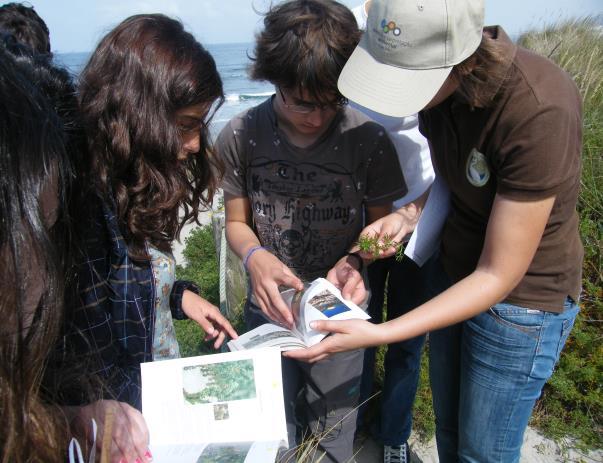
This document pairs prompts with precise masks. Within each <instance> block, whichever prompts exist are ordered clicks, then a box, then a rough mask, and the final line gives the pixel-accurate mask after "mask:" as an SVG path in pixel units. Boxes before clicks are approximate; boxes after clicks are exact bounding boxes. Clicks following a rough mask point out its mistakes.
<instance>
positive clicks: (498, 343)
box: [429, 298, 579, 463]
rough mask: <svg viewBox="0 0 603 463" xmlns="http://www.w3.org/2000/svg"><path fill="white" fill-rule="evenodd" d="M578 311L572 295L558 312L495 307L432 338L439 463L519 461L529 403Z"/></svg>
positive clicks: (431, 358)
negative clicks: (561, 311)
mask: <svg viewBox="0 0 603 463" xmlns="http://www.w3.org/2000/svg"><path fill="white" fill-rule="evenodd" d="M578 310H579V308H578V305H577V304H576V303H575V302H574V301H573V300H572V299H571V298H568V299H567V301H566V303H565V307H564V311H563V313H559V314H557V313H552V312H544V311H540V310H535V309H529V308H525V307H519V306H516V305H512V304H506V303H500V304H496V305H495V306H493V307H491V308H490V309H489V310H488V311H486V312H483V313H481V314H479V315H477V316H475V317H473V318H471V319H470V320H467V321H465V322H463V323H459V324H457V325H454V326H450V327H448V328H444V329H442V330H438V331H434V332H432V333H430V334H429V349H430V377H431V387H432V392H433V406H434V411H435V414H436V439H437V445H438V454H439V458H440V462H441V463H448V462H457V461H461V462H479V463H487V462H504V463H511V462H518V461H519V457H520V451H521V445H522V442H523V434H524V431H525V428H526V427H527V425H528V419H529V418H530V415H531V414H532V409H533V407H534V403H535V402H536V399H538V397H539V396H540V393H541V391H542V387H543V386H544V383H545V382H546V381H547V379H548V378H549V377H550V376H551V374H552V373H553V368H554V366H555V364H556V362H557V360H558V359H559V354H560V352H561V349H562V348H563V345H564V344H565V341H566V340H567V337H568V335H569V333H570V331H571V329H572V326H573V324H574V320H575V318H576V315H577V314H578Z"/></svg>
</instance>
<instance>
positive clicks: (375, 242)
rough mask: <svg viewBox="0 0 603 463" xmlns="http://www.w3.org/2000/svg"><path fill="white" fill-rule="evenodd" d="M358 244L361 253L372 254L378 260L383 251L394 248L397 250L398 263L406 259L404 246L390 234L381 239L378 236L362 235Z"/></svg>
mask: <svg viewBox="0 0 603 463" xmlns="http://www.w3.org/2000/svg"><path fill="white" fill-rule="evenodd" d="M356 244H357V245H358V248H359V249H360V251H362V252H364V253H367V254H371V255H372V256H373V257H374V258H375V259H378V258H379V257H380V256H381V253H382V252H383V251H386V250H388V249H390V248H392V247H395V248H396V260H397V261H398V262H400V261H401V260H402V259H403V258H404V246H403V245H402V243H398V242H397V241H395V240H394V239H392V237H391V236H389V235H388V234H385V235H383V237H381V239H379V237H378V236H370V235H360V236H359V237H358V242H357V243H356Z"/></svg>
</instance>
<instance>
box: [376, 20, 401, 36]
mask: <svg viewBox="0 0 603 463" xmlns="http://www.w3.org/2000/svg"><path fill="white" fill-rule="evenodd" d="M381 29H383V32H385V33H386V34H387V33H389V32H390V31H391V32H392V34H394V35H395V36H398V35H400V34H401V33H402V31H401V30H400V28H399V27H397V26H396V23H395V22H394V21H388V20H387V19H382V20H381Z"/></svg>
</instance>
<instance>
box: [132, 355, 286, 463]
mask: <svg viewBox="0 0 603 463" xmlns="http://www.w3.org/2000/svg"><path fill="white" fill-rule="evenodd" d="M141 374H142V411H143V416H144V418H145V421H146V423H147V426H148V428H149V434H150V446H149V447H150V450H151V453H152V454H153V462H154V463H164V462H165V463H215V462H237V463H266V462H274V461H275V459H276V455H277V452H278V449H279V447H284V446H286V442H287V427H286V422H285V409H284V401H283V385H282V376H281V355H280V350H279V349H275V348H271V349H259V350H252V351H245V352H230V353H224V354H215V355H205V356H202V357H189V358H182V359H176V360H164V361H157V362H149V363H143V364H141Z"/></svg>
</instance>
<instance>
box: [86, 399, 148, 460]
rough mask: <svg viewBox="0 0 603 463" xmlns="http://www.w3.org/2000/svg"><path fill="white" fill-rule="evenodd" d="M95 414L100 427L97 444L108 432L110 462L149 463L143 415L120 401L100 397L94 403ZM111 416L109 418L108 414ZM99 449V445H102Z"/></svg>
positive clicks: (100, 443) (146, 429) (146, 433)
mask: <svg viewBox="0 0 603 463" xmlns="http://www.w3.org/2000/svg"><path fill="white" fill-rule="evenodd" d="M95 410H97V411H95V412H94V415H95V416H96V417H97V422H98V423H97V424H98V426H99V438H98V440H97V445H99V446H102V444H103V442H104V440H105V437H104V435H105V434H106V433H110V437H109V439H110V447H111V450H110V458H111V462H112V463H124V462H133V461H136V462H144V463H147V462H150V461H151V460H152V456H151V453H150V452H149V431H148V428H147V425H146V423H145V421H144V418H143V417H142V414H141V413H140V412H139V411H138V410H136V409H135V408H133V407H131V406H130V405H128V404H126V403H123V402H116V401H114V400H101V401H99V402H96V403H95ZM111 415H112V416H113V419H112V420H111V419H110V417H111ZM101 451H102V447H101Z"/></svg>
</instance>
